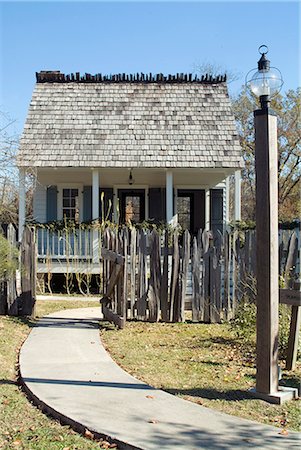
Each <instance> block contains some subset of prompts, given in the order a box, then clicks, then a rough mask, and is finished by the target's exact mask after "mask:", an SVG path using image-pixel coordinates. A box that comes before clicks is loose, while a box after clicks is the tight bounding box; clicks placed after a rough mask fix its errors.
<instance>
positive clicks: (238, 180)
mask: <svg viewBox="0 0 301 450" xmlns="http://www.w3.org/2000/svg"><path fill="white" fill-rule="evenodd" d="M234 190H235V201H234V214H235V217H234V218H235V220H241V173H240V170H236V172H235V188H234Z"/></svg>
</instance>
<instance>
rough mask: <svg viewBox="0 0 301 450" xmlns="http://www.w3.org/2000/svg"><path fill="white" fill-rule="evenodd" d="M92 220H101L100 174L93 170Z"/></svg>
mask: <svg viewBox="0 0 301 450" xmlns="http://www.w3.org/2000/svg"><path fill="white" fill-rule="evenodd" d="M92 219H93V220H95V219H99V172H98V169H92Z"/></svg>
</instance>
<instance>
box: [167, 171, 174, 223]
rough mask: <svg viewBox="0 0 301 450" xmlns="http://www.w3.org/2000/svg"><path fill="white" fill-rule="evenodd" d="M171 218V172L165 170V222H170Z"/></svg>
mask: <svg viewBox="0 0 301 450" xmlns="http://www.w3.org/2000/svg"><path fill="white" fill-rule="evenodd" d="M172 218H173V173H172V171H171V170H167V171H166V222H167V223H171V221H172Z"/></svg>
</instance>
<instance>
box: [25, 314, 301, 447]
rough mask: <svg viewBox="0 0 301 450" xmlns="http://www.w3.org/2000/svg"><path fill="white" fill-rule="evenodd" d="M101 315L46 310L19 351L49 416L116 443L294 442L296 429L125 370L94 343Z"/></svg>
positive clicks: (299, 437) (299, 436) (30, 386)
mask: <svg viewBox="0 0 301 450" xmlns="http://www.w3.org/2000/svg"><path fill="white" fill-rule="evenodd" d="M100 316H101V312H100V308H84V309H77V310H74V309H73V310H64V311H61V312H58V313H55V314H51V315H49V316H47V317H44V318H42V319H41V320H40V321H39V322H38V325H37V326H36V327H35V328H33V330H32V332H31V333H30V335H29V337H28V339H27V340H26V342H25V343H24V345H23V347H22V349H21V353H20V372H21V378H22V379H23V383H24V384H25V388H26V389H27V391H28V392H29V393H30V394H31V396H32V397H33V398H34V399H35V401H37V402H40V403H42V404H43V405H47V408H46V409H47V410H48V411H51V413H52V414H53V415H54V416H55V417H63V419H64V420H65V421H66V422H67V423H73V424H81V425H82V426H83V427H84V428H87V429H88V430H91V431H96V432H98V433H100V434H101V435H103V436H110V437H111V438H113V439H115V440H116V442H119V443H123V444H121V445H120V448H138V449H144V450H151V449H156V450H161V449H164V450H165V449H185V450H190V449H213V450H217V449H229V450H230V449H231V450H233V449H235V450H236V449H249V448H253V449H254V448H256V449H271V450H276V449H285V450H287V449H290V450H291V449H300V448H301V433H292V432H289V434H288V436H282V435H280V434H279V432H280V430H279V429H278V428H274V427H270V426H264V425H261V424H258V423H255V422H250V421H248V420H243V419H239V418H236V417H233V416H228V415H226V414H222V413H219V412H217V411H213V410H210V409H208V408H204V407H202V406H199V405H196V404H194V403H191V402H188V401H185V400H182V399H179V398H177V397H175V396H173V395H170V394H167V393H166V392H163V391H161V390H157V389H154V388H152V387H150V386H148V385H146V384H144V383H142V382H140V381H138V380H137V379H135V378H133V377H132V376H130V375H128V374H127V373H126V372H124V371H123V370H122V369H121V368H120V367H119V366H117V365H116V364H115V363H114V362H113V360H112V359H111V358H110V356H109V355H108V354H107V352H106V351H105V349H104V348H103V346H102V344H101V341H100V339H99V324H98V322H99V319H100ZM262 407H263V408H264V407H265V404H264V403H262ZM126 443H128V444H129V445H127V444H126Z"/></svg>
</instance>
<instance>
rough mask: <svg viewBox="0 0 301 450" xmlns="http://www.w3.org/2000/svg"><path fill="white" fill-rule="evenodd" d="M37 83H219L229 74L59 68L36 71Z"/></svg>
mask: <svg viewBox="0 0 301 450" xmlns="http://www.w3.org/2000/svg"><path fill="white" fill-rule="evenodd" d="M36 80H37V83H158V84H159V83H201V84H217V83H225V82H226V81H227V75H217V76H212V75H210V74H205V75H198V74H196V75H194V76H193V74H192V73H189V74H188V73H186V74H184V73H177V74H175V75H171V74H168V75H164V74H163V73H158V74H153V73H149V74H144V73H142V72H141V73H136V74H125V73H123V74H121V73H119V74H114V75H112V74H110V75H102V74H101V73H97V74H95V75H91V74H90V73H85V74H84V75H82V76H81V75H80V73H79V72H76V73H71V74H67V75H65V74H64V73H61V72H60V71H59V70H53V71H52V70H41V71H40V72H36Z"/></svg>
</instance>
